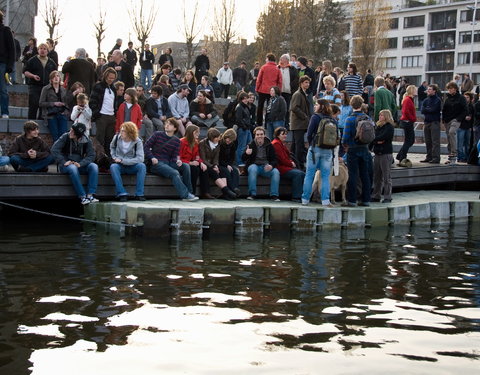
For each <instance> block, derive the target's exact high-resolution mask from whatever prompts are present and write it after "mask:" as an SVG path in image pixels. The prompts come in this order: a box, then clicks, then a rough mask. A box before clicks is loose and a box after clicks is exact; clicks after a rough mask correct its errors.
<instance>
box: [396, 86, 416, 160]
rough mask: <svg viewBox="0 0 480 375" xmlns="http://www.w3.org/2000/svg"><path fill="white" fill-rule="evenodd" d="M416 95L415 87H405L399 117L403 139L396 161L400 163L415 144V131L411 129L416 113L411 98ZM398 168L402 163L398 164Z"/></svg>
mask: <svg viewBox="0 0 480 375" xmlns="http://www.w3.org/2000/svg"><path fill="white" fill-rule="evenodd" d="M416 95H417V88H416V87H415V85H410V86H408V87H407V91H406V92H405V95H404V96H403V100H402V117H400V127H401V128H403V132H404V139H403V146H402V148H401V149H400V151H399V152H398V154H397V160H398V161H400V162H401V161H402V160H404V159H406V158H407V153H408V149H409V148H410V147H412V145H413V144H414V143H415V130H414V128H413V126H414V124H415V121H417V112H416V110H415V103H414V102H413V98H414V97H415V96H416ZM399 165H400V166H402V165H403V163H400V164H399Z"/></svg>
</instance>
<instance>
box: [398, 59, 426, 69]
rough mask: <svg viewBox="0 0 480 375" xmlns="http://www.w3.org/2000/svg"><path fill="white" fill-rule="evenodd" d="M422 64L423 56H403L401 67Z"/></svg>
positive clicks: (414, 66) (413, 66) (412, 66)
mask: <svg viewBox="0 0 480 375" xmlns="http://www.w3.org/2000/svg"><path fill="white" fill-rule="evenodd" d="M419 66H423V56H403V57H402V68H416V67H419Z"/></svg>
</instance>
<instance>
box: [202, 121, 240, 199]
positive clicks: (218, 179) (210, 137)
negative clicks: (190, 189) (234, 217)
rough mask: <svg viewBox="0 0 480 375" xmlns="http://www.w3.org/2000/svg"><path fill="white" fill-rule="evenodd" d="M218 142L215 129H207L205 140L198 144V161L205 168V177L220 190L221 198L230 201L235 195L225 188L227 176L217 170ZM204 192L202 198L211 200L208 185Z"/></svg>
mask: <svg viewBox="0 0 480 375" xmlns="http://www.w3.org/2000/svg"><path fill="white" fill-rule="evenodd" d="M219 140H220V132H219V131H218V130H217V129H215V128H212V129H208V132H207V138H204V139H202V140H201V141H200V143H199V144H198V149H199V152H200V159H202V161H203V163H204V164H205V165H206V166H207V170H206V173H207V175H208V176H209V177H210V178H211V179H212V180H213V181H214V182H215V185H217V186H218V187H219V188H220V189H221V190H222V198H223V199H227V200H232V199H235V198H237V194H235V193H234V192H233V191H231V190H230V189H229V188H228V186H227V176H226V175H224V174H223V173H221V171H220V169H219V168H218V164H219V154H220V147H218V141H219ZM204 187H205V188H206V190H205V191H202V195H203V197H205V198H207V199H211V198H212V196H211V195H210V193H209V190H210V189H209V188H210V184H206V186H204Z"/></svg>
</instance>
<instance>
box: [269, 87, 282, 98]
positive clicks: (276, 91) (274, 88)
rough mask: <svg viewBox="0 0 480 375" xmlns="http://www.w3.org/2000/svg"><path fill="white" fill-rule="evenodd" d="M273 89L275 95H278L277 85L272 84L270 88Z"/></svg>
mask: <svg viewBox="0 0 480 375" xmlns="http://www.w3.org/2000/svg"><path fill="white" fill-rule="evenodd" d="M271 89H273V91H275V95H277V96H278V95H280V89H279V88H278V86H272V87H271V88H270V90H271Z"/></svg>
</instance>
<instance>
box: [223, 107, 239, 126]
mask: <svg viewBox="0 0 480 375" xmlns="http://www.w3.org/2000/svg"><path fill="white" fill-rule="evenodd" d="M236 107H237V101H236V100H234V101H232V102H230V103H228V106H227V108H225V110H224V111H223V116H222V117H223V124H224V125H225V127H226V128H228V129H230V128H232V127H233V125H235V109H236Z"/></svg>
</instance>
